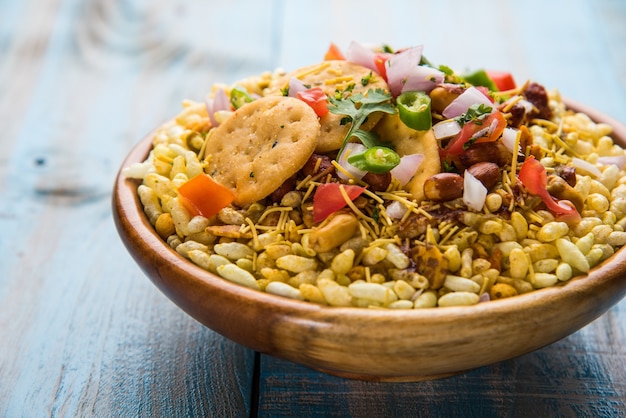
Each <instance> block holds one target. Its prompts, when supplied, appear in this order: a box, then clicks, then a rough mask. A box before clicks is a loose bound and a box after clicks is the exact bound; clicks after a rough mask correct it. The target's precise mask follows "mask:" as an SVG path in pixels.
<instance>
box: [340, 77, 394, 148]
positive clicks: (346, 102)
mask: <svg viewBox="0 0 626 418" xmlns="http://www.w3.org/2000/svg"><path fill="white" fill-rule="evenodd" d="M391 98H392V96H391V94H390V93H388V92H386V91H384V90H383V89H380V88H378V89H376V90H372V89H369V90H368V91H367V93H366V94H365V95H364V94H363V93H356V94H352V95H350V96H348V97H345V98H337V96H335V97H329V98H328V100H329V102H330V105H329V106H328V110H329V111H330V112H331V113H334V114H336V115H344V118H343V119H342V124H343V123H344V121H346V122H347V121H348V120H349V121H350V122H351V125H350V129H349V131H348V133H347V134H346V136H345V137H344V139H343V143H342V145H341V148H340V149H339V153H338V154H337V155H341V153H342V152H343V149H344V148H345V146H346V144H347V143H348V141H349V140H350V138H351V137H352V136H355V132H356V131H359V130H360V127H361V125H362V124H363V123H364V122H365V121H366V120H367V117H368V116H369V115H371V114H372V113H374V112H384V113H388V114H394V113H396V108H395V107H394V106H393V104H392V103H391ZM357 135H360V134H357ZM357 137H358V136H357ZM358 138H359V139H361V138H360V137H358ZM364 145H365V146H367V144H364Z"/></svg>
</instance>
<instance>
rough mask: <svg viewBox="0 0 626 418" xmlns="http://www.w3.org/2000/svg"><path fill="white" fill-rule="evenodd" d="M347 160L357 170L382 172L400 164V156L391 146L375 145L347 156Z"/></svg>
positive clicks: (386, 171)
mask: <svg viewBox="0 0 626 418" xmlns="http://www.w3.org/2000/svg"><path fill="white" fill-rule="evenodd" d="M348 162H349V163H350V164H352V165H353V166H355V167H356V168H358V169H359V170H363V171H369V172H371V173H375V174H384V173H388V172H389V171H391V170H392V169H393V168H394V167H395V166H397V165H398V164H400V156H399V155H398V153H396V152H395V151H394V150H392V149H391V148H387V147H381V146H375V147H372V148H369V149H368V150H367V151H365V152H362V153H360V154H355V155H351V156H349V157H348Z"/></svg>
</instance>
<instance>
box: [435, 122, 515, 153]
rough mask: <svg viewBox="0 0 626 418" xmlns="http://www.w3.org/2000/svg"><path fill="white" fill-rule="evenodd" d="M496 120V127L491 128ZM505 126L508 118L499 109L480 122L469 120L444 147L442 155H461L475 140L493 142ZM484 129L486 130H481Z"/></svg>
mask: <svg viewBox="0 0 626 418" xmlns="http://www.w3.org/2000/svg"><path fill="white" fill-rule="evenodd" d="M494 121H496V125H495V128H494V129H489V127H490V126H491V125H492V123H493V122H494ZM504 128H506V119H505V118H504V115H503V114H502V112H498V111H495V112H493V113H491V114H490V115H489V116H488V117H486V118H485V119H483V121H482V123H480V124H477V123H476V122H474V121H471V122H467V123H466V124H465V125H463V128H462V129H461V132H459V133H458V134H457V136H456V137H455V138H452V140H450V142H449V143H448V145H447V146H446V147H445V148H444V149H443V152H442V155H444V156H447V155H459V154H461V153H462V152H463V151H465V149H466V148H467V147H468V146H469V145H471V144H472V143H475V142H493V141H495V140H497V139H498V138H500V136H501V135H502V132H503V131H504ZM483 130H486V131H485V132H481V131H483ZM477 135H479V136H477Z"/></svg>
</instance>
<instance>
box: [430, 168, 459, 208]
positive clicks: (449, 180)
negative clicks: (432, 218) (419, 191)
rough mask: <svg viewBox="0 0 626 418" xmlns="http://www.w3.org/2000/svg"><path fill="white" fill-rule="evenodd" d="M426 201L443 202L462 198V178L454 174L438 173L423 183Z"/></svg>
mask: <svg viewBox="0 0 626 418" xmlns="http://www.w3.org/2000/svg"><path fill="white" fill-rule="evenodd" d="M424 195H426V198H427V199H430V200H434V201H437V202H445V201H448V200H452V199H457V198H459V197H461V196H463V177H461V176H459V175H458V174H454V173H439V174H435V175H434V176H430V177H429V178H427V179H426V181H425V182H424Z"/></svg>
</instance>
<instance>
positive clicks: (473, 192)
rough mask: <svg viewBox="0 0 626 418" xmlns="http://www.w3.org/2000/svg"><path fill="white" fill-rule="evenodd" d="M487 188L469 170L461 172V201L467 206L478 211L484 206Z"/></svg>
mask: <svg viewBox="0 0 626 418" xmlns="http://www.w3.org/2000/svg"><path fill="white" fill-rule="evenodd" d="M486 198H487V188H486V187H485V185H484V184H483V183H482V182H481V181H480V180H478V179H477V178H476V177H474V176H473V175H472V174H471V173H470V172H469V171H467V170H465V173H464V174H463V202H464V203H465V204H466V205H467V207H468V208H470V209H472V210H475V211H477V212H480V211H482V210H483V206H485V199H486Z"/></svg>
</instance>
